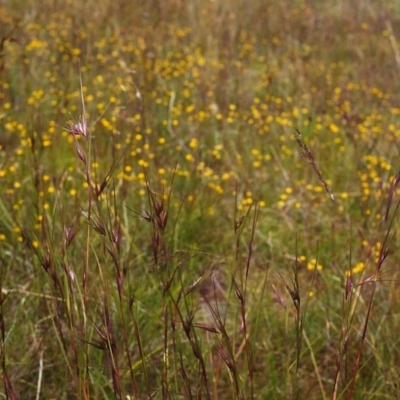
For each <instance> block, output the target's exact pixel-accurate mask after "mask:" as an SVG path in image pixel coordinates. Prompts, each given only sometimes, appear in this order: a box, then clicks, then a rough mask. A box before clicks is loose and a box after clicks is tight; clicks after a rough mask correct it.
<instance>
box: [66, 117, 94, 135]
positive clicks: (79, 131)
mask: <svg viewBox="0 0 400 400" xmlns="http://www.w3.org/2000/svg"><path fill="white" fill-rule="evenodd" d="M65 130H66V131H67V132H69V133H71V134H72V135H74V136H84V137H87V136H88V132H89V131H88V127H87V121H86V118H85V117H83V116H82V115H81V116H80V117H79V120H78V122H76V123H74V124H69V126H68V128H66V129H65Z"/></svg>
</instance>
